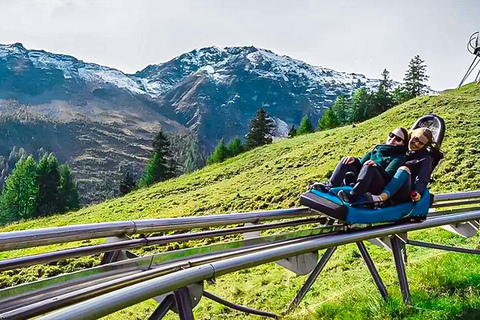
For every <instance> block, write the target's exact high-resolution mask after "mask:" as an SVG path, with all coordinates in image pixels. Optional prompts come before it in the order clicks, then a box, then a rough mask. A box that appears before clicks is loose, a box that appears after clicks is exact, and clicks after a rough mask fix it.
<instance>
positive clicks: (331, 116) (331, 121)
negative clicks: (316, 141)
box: [318, 108, 340, 131]
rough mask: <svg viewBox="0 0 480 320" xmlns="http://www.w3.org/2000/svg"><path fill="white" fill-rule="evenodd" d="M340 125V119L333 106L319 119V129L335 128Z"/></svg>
mask: <svg viewBox="0 0 480 320" xmlns="http://www.w3.org/2000/svg"><path fill="white" fill-rule="evenodd" d="M338 126H340V121H338V119H337V117H336V115H335V113H334V112H333V110H332V108H330V109H328V110H327V111H325V113H324V114H323V117H322V118H321V119H320V120H319V121H318V131H322V130H328V129H333V128H336V127H338Z"/></svg>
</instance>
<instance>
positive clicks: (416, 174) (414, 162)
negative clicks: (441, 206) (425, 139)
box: [405, 149, 433, 194]
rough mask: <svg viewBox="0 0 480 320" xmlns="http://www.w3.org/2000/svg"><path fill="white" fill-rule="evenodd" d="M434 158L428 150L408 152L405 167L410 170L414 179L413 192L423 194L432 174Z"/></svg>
mask: <svg viewBox="0 0 480 320" xmlns="http://www.w3.org/2000/svg"><path fill="white" fill-rule="evenodd" d="M432 162H433V158H432V156H431V155H430V153H429V152H428V150H426V149H423V150H420V151H409V152H407V162H406V163H405V165H406V166H407V167H408V168H409V169H410V172H411V179H412V191H416V192H418V193H420V194H423V191H424V190H425V188H426V186H427V184H428V182H429V181H430V175H431V173H432Z"/></svg>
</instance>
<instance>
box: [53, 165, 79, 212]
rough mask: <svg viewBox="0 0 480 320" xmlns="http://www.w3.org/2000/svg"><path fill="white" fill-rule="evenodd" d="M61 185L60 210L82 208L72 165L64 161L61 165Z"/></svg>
mask: <svg viewBox="0 0 480 320" xmlns="http://www.w3.org/2000/svg"><path fill="white" fill-rule="evenodd" d="M59 171H60V185H59V186H58V198H59V201H58V206H59V208H60V212H65V211H69V210H74V209H78V208H80V200H79V195H78V188H77V183H76V182H75V180H74V178H73V175H72V173H71V172H70V167H69V166H68V164H66V163H64V164H62V165H60V169H59Z"/></svg>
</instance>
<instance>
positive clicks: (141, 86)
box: [0, 43, 378, 202]
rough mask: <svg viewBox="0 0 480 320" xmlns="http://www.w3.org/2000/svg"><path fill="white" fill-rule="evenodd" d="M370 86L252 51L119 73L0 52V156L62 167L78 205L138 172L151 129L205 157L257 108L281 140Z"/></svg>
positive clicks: (197, 54) (11, 49)
mask: <svg viewBox="0 0 480 320" xmlns="http://www.w3.org/2000/svg"><path fill="white" fill-rule="evenodd" d="M377 85H378V80H372V79H367V78H365V77H364V76H362V75H358V74H353V73H351V74H347V73H342V72H337V71H334V70H331V69H327V68H321V67H313V66H310V65H308V64H307V63H305V62H302V61H298V60H295V59H292V58H290V57H287V56H279V55H276V54H275V53H273V52H271V51H269V50H265V49H258V48H255V47H231V48H224V49H221V48H217V47H209V48H203V49H199V50H193V51H191V52H188V53H185V54H182V55H180V56H179V57H177V58H174V59H172V60H171V61H168V62H165V63H161V64H157V65H150V66H148V67H146V68H145V69H143V70H141V71H139V72H137V73H135V74H131V75H128V74H124V73H123V72H121V71H119V70H116V69H112V68H108V67H105V66H100V65H97V64H94V63H87V62H83V61H81V60H78V59H76V58H74V57H71V56H67V55H61V54H54V53H49V52H45V51H43V50H27V49H26V48H24V47H23V46H22V45H21V44H19V43H16V44H12V45H0V122H1V123H2V125H1V126H0V137H2V139H0V156H4V157H5V156H8V154H9V152H10V150H11V149H12V148H13V147H17V148H24V149H25V150H26V151H27V153H32V154H36V152H37V149H39V148H43V149H45V150H46V151H48V152H54V153H55V154H56V155H57V156H58V158H59V160H60V161H68V162H69V163H70V164H71V166H72V168H73V171H74V173H75V175H76V176H77V178H78V180H79V183H80V192H81V195H82V197H83V202H90V201H98V200H101V199H104V198H105V197H111V196H113V195H114V194H115V191H114V190H115V189H116V188H117V186H118V180H119V178H120V170H125V169H129V170H131V171H133V173H134V175H135V176H137V177H138V176H139V175H140V174H141V172H142V171H143V168H144V166H145V163H146V161H147V160H148V158H149V157H150V150H151V139H152V137H153V135H154V134H155V133H156V132H157V131H158V130H160V128H162V129H164V130H167V131H170V132H171V133H173V134H175V135H180V136H181V135H185V134H188V133H189V134H190V135H192V134H195V135H198V141H199V146H198V150H199V152H201V153H203V154H208V153H209V152H211V151H212V150H213V148H214V147H215V145H216V144H217V142H218V141H219V140H220V138H222V137H224V138H225V140H226V141H227V142H228V141H229V140H230V139H232V138H234V137H235V136H237V135H238V136H240V137H244V135H245V134H246V132H247V130H248V124H249V122H250V120H251V119H252V118H253V117H254V115H255V112H256V110H257V109H258V108H260V107H264V108H265V109H266V110H267V112H268V113H269V114H270V116H271V117H272V118H273V119H274V120H275V122H276V124H277V132H276V135H277V136H286V134H287V132H288V129H289V127H290V126H291V125H292V124H296V125H298V124H299V122H300V119H301V118H302V117H303V116H304V115H309V116H310V117H311V119H312V122H313V123H316V121H317V120H318V119H319V117H320V116H321V115H322V113H323V112H324V110H325V109H326V108H328V107H329V106H330V105H331V104H332V103H333V101H334V100H335V98H336V97H337V96H338V95H339V94H342V93H344V94H350V93H351V92H353V91H354V90H355V89H357V88H359V87H361V86H367V87H369V88H375V87H376V86H377Z"/></svg>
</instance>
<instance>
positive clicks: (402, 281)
mask: <svg viewBox="0 0 480 320" xmlns="http://www.w3.org/2000/svg"><path fill="white" fill-rule="evenodd" d="M390 243H391V244H392V252H393V259H394V260H395V267H396V269H397V275H398V283H399V285H400V290H401V291H402V295H403V301H404V302H405V303H406V304H408V305H411V304H412V301H411V299H410V289H409V287H408V280H407V273H406V272H405V263H404V258H403V256H402V248H403V247H404V244H403V242H402V241H400V239H399V238H398V237H397V235H393V236H392V237H391V239H390Z"/></svg>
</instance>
